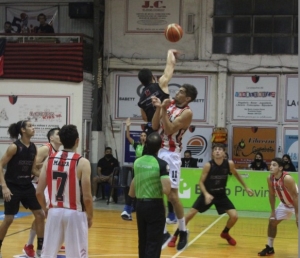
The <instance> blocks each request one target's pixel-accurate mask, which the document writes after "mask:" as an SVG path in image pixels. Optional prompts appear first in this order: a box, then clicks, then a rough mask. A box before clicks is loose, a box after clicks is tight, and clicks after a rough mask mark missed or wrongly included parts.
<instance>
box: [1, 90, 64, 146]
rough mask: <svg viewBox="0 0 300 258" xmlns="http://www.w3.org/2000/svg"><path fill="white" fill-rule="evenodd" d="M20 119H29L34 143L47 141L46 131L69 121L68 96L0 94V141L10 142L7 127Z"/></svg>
mask: <svg viewBox="0 0 300 258" xmlns="http://www.w3.org/2000/svg"><path fill="white" fill-rule="evenodd" d="M20 120H30V121H31V122H32V123H33V125H34V129H35V135H34V137H32V141H33V142H34V143H45V142H48V139H47V137H46V135H47V132H48V131H49V130H50V129H51V128H53V127H62V126H63V125H65V124H69V123H70V97H69V96H33V95H19V96H16V95H10V96H9V95H0V142H1V143H7V142H11V139H10V138H9V135H8V134H7V129H8V127H9V125H10V124H12V123H17V122H18V121H20Z"/></svg>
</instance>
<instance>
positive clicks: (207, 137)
mask: <svg viewBox="0 0 300 258" xmlns="http://www.w3.org/2000/svg"><path fill="white" fill-rule="evenodd" d="M142 125H143V124H138V123H131V125H130V137H131V138H132V139H134V140H135V141H139V139H140V134H141V132H142ZM122 128H123V146H124V147H123V164H124V165H130V164H133V162H134V160H135V151H134V149H133V146H132V145H130V143H129V141H128V140H127V139H126V124H125V123H123V126H122ZM212 131H213V127H205V126H199V125H191V126H190V128H189V129H188V130H187V131H186V132H185V134H184V136H183V138H182V151H181V157H182V158H183V157H184V151H186V150H190V151H191V152H192V157H193V158H195V159H197V161H198V167H203V165H204V164H205V163H206V162H207V161H209V160H210V159H211V134H212Z"/></svg>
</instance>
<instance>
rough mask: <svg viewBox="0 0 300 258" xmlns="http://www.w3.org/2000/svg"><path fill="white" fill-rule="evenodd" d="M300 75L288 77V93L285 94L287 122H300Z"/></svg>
mask: <svg viewBox="0 0 300 258" xmlns="http://www.w3.org/2000/svg"><path fill="white" fill-rule="evenodd" d="M298 88H299V84H298V75H288V76H286V93H285V96H286V98H285V119H284V120H285V121H286V122H298V117H299V115H298V107H299V95H298Z"/></svg>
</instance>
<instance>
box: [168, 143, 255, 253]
mask: <svg viewBox="0 0 300 258" xmlns="http://www.w3.org/2000/svg"><path fill="white" fill-rule="evenodd" d="M212 156H213V159H212V160H210V161H209V162H207V163H206V164H205V165H204V167H203V171H202V174H201V177H200V181H199V186H200V190H201V194H200V195H199V197H198V198H197V200H196V201H195V203H194V205H193V207H192V208H191V210H190V211H189V213H188V214H187V215H185V222H186V224H188V222H189V221H190V220H191V219H192V218H193V217H194V216H195V215H196V214H197V213H198V212H200V213H203V212H205V211H207V210H208V209H209V208H210V207H211V206H212V205H215V207H216V210H217V212H218V214H219V215H221V214H223V213H225V212H226V213H227V214H228V216H229V218H228V220H227V223H226V226H225V228H224V230H223V231H222V232H221V234H220V236H221V237H222V238H224V239H226V240H227V242H228V243H229V244H230V245H236V241H235V240H234V239H233V238H232V237H231V236H230V235H229V230H230V229H231V228H232V227H233V226H234V224H235V223H236V222H237V219H238V215H237V211H236V209H235V207H234V205H233V203H232V202H231V201H230V200H229V198H228V197H227V195H226V184H227V178H228V175H230V173H232V174H233V176H235V177H236V179H237V180H238V181H239V182H240V184H241V185H242V186H243V187H244V189H245V191H246V192H247V193H248V195H250V196H252V195H253V191H252V190H251V189H250V188H248V187H247V185H246V184H245V182H244V180H243V178H242V177H241V176H240V174H239V173H238V172H237V171H236V169H235V167H234V163H233V161H232V160H227V159H224V156H225V148H224V145H222V144H215V145H214V146H213V149H212ZM178 234H179V230H178V229H177V230H176V232H175V234H174V236H173V238H172V240H171V241H170V242H169V244H168V246H169V247H174V246H175V245H176V240H177V236H178Z"/></svg>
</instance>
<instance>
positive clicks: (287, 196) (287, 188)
mask: <svg viewBox="0 0 300 258" xmlns="http://www.w3.org/2000/svg"><path fill="white" fill-rule="evenodd" d="M283 166H284V163H283V160H282V159H281V158H274V159H273V160H272V162H271V165H270V172H271V174H270V175H269V176H268V178H267V181H268V187H269V201H270V206H271V215H270V219H269V225H268V244H267V245H266V248H265V249H263V250H262V251H260V252H259V253H258V256H269V255H273V254H274V253H275V251H274V247H273V242H274V239H275V237H276V234H277V225H278V224H279V223H280V222H281V221H283V220H287V219H290V218H291V217H292V215H293V214H295V217H296V225H297V227H298V187H297V185H296V182H295V180H294V179H293V178H292V177H291V176H290V175H289V174H288V173H287V172H284V171H283ZM275 196H277V197H278V198H279V199H280V203H279V205H278V206H277V208H276V209H275Z"/></svg>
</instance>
